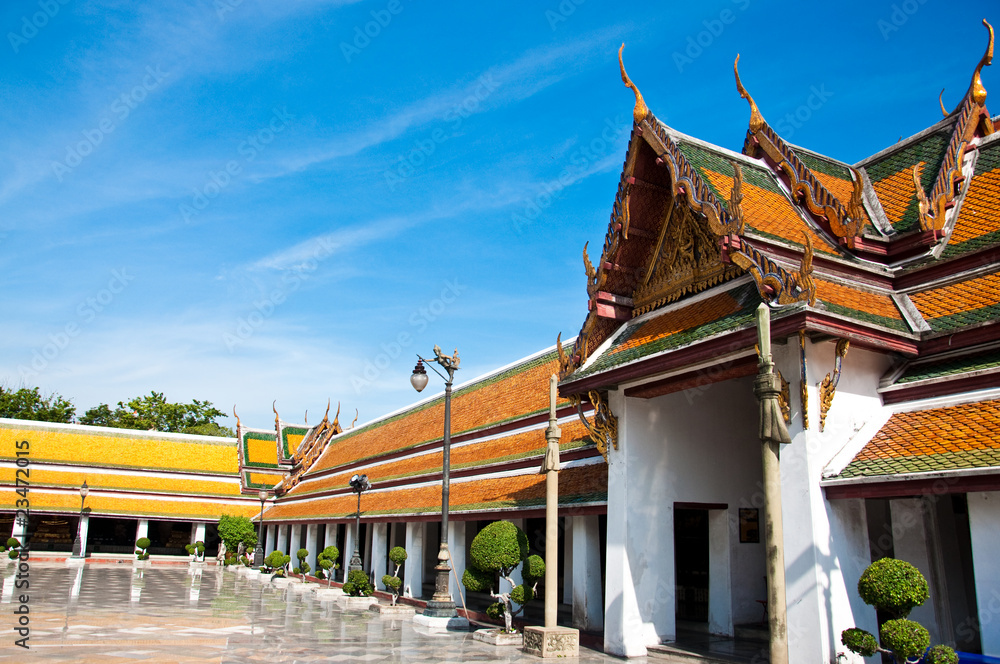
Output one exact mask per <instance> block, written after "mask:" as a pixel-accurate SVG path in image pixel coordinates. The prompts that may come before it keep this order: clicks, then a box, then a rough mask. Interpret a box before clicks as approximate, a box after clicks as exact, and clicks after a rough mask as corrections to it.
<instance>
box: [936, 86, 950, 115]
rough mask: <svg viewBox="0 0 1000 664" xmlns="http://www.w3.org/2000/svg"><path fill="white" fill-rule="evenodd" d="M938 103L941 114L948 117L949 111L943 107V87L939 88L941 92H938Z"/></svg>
mask: <svg viewBox="0 0 1000 664" xmlns="http://www.w3.org/2000/svg"><path fill="white" fill-rule="evenodd" d="M938 103H939V104H940V105H941V115H943V116H944V117H948V115H949V113H948V111H947V109H945V107H944V88H941V92H940V93H938Z"/></svg>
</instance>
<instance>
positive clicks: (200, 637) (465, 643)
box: [0, 561, 662, 664]
mask: <svg viewBox="0 0 1000 664" xmlns="http://www.w3.org/2000/svg"><path fill="white" fill-rule="evenodd" d="M14 574H15V567H14V566H13V565H7V566H6V568H5V569H4V571H3V596H2V606H0V613H2V615H3V619H2V622H3V630H2V633H3V639H4V642H3V644H2V646H0V662H29V661H30V662H35V661H38V662H51V663H56V662H67V663H69V662H74V663H81V662H102V663H106V662H130V661H143V662H178V663H187V662H191V663H192V664H193V663H195V662H197V663H199V664H205V663H210V662H219V663H229V662H232V663H233V664H236V663H245V662H260V663H261V664H285V663H288V664H291V663H292V662H297V663H298V662H435V663H447V662H533V663H537V662H540V661H541V660H540V659H538V658H534V657H529V656H527V655H524V654H523V653H522V652H521V651H520V650H519V649H516V648H509V647H508V648H494V647H492V646H487V645H485V644H482V643H479V642H477V641H473V639H472V634H471V633H447V634H436V635H431V634H425V633H420V632H419V631H417V630H418V628H415V627H414V625H413V623H412V622H411V621H410V620H398V619H396V620H394V619H389V618H382V617H380V616H378V615H376V614H374V613H369V612H364V613H360V612H344V611H341V610H339V609H338V607H337V606H336V604H334V603H333V602H329V601H319V600H318V599H317V598H316V597H315V596H314V595H313V593H308V592H305V593H302V592H294V591H291V590H288V589H281V588H275V587H272V586H269V585H265V584H261V583H259V582H257V581H253V580H250V579H248V578H246V577H244V576H242V575H237V574H235V573H233V572H224V571H222V570H221V569H217V568H214V567H209V568H205V569H203V570H197V571H191V572H189V571H188V569H187V568H186V567H174V566H154V567H151V568H149V569H144V570H133V569H132V566H131V565H130V564H119V565H114V564H88V565H87V566H86V567H85V568H79V569H71V568H67V567H65V566H64V565H63V564H61V563H44V562H35V561H32V562H31V563H30V571H29V574H30V584H31V585H30V588H29V589H28V590H27V591H25V590H15V589H14V581H15V579H14ZM22 593H26V594H28V600H29V602H28V606H29V611H30V613H29V615H30V624H29V628H30V630H31V631H30V639H29V641H28V643H29V644H30V646H31V648H30V650H24V649H22V648H19V647H16V646H15V645H14V640H15V639H17V638H19V637H18V635H17V634H16V632H15V631H14V627H16V622H17V616H16V615H15V614H14V611H15V610H16V609H18V607H19V604H20V602H19V595H20V594H22ZM575 661H579V662H581V663H582V664H597V663H599V662H609V663H610V662H621V661H623V660H620V659H616V658H613V657H609V656H607V655H604V654H602V653H598V652H595V651H592V650H586V649H581V656H580V659H579V660H575ZM632 661H633V662H642V661H645V660H644V659H643V660H632ZM661 661H662V660H661Z"/></svg>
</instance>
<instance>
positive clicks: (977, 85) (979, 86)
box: [972, 18, 993, 106]
mask: <svg viewBox="0 0 1000 664" xmlns="http://www.w3.org/2000/svg"><path fill="white" fill-rule="evenodd" d="M983 25H985V26H986V29H987V30H989V33H990V42H989V44H987V45H986V53H984V54H983V59H982V60H980V61H979V66H978V67H976V72H975V73H974V74H973V75H972V100H973V101H974V102H976V103H977V104H979V105H980V106H982V105H983V104H985V103H986V88H984V87H983V79H981V78H980V77H979V74H980V73H981V72H982V71H983V67H989V66H990V64H992V63H993V26H992V25H990V24H989V21H987V20H986V19H985V18H984V19H983Z"/></svg>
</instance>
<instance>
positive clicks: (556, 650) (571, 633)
mask: <svg viewBox="0 0 1000 664" xmlns="http://www.w3.org/2000/svg"><path fill="white" fill-rule="evenodd" d="M524 652H525V653H527V654H529V655H535V656H536V657H579V656H580V630H578V629H572V628H570V627H525V628H524Z"/></svg>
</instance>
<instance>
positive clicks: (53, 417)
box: [0, 386, 76, 423]
mask: <svg viewBox="0 0 1000 664" xmlns="http://www.w3.org/2000/svg"><path fill="white" fill-rule="evenodd" d="M74 415H76V406H74V405H73V404H72V403H70V402H69V401H68V400H66V399H64V398H62V397H61V396H60V395H58V394H56V393H55V392H53V393H52V394H50V395H49V396H47V397H46V396H42V393H41V391H40V390H39V389H38V388H37V387H30V388H29V387H22V388H20V389H17V390H12V389H10V388H6V387H3V386H0V417H10V418H12V419H15V420H35V421H37V422H67V423H68V422H72V421H73V416H74Z"/></svg>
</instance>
